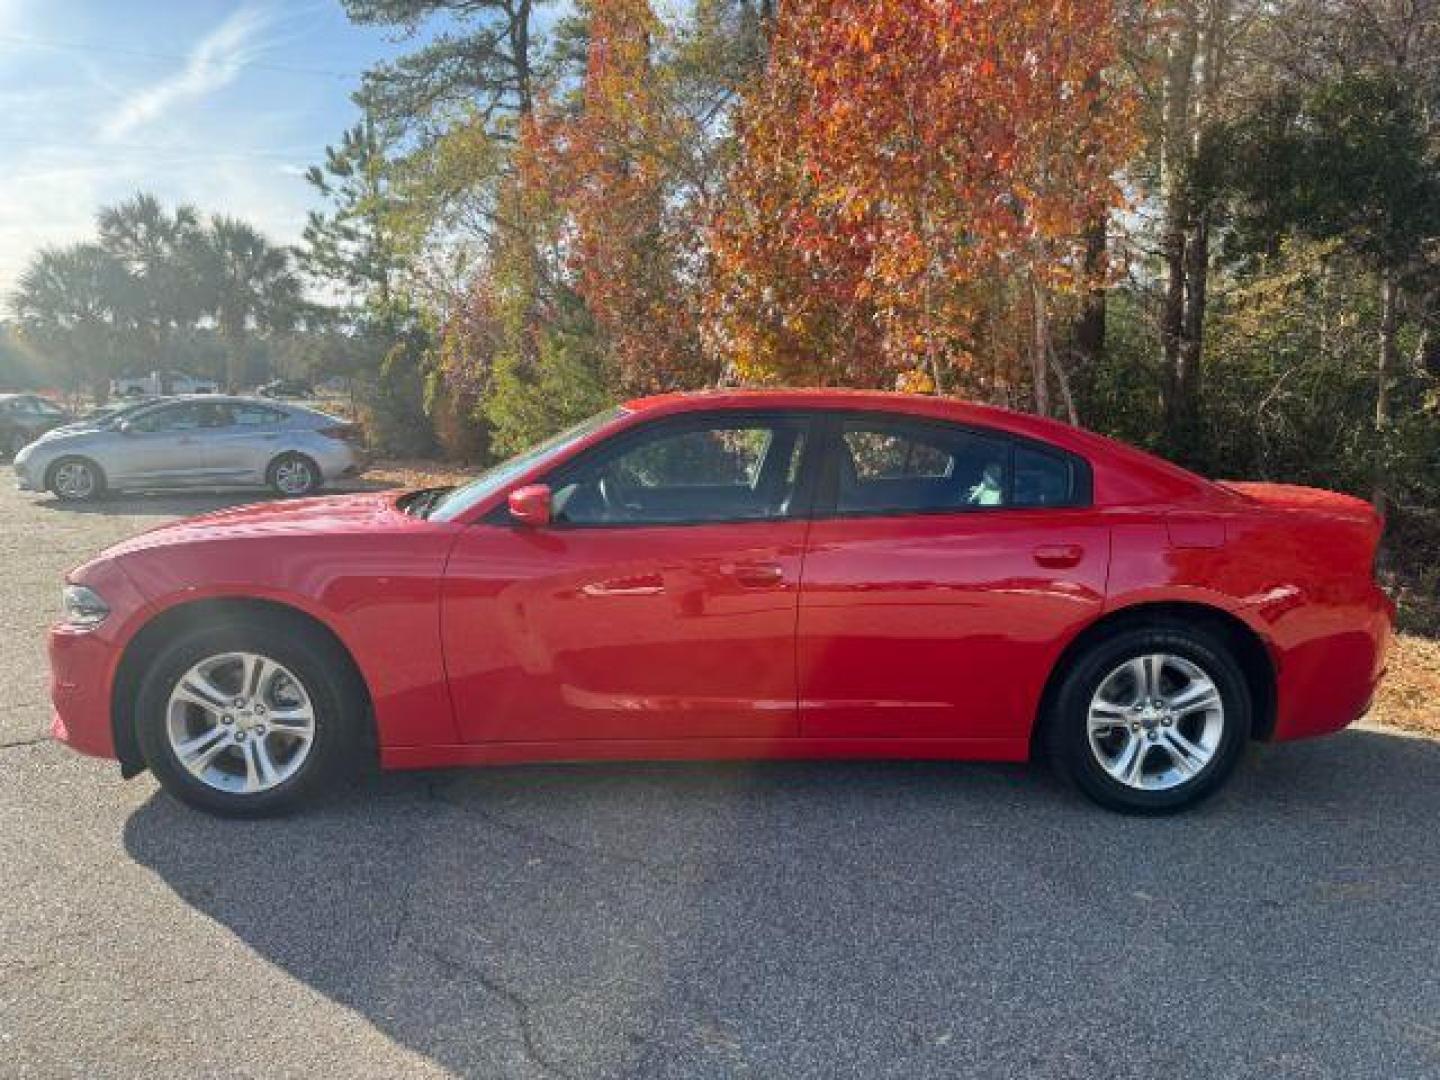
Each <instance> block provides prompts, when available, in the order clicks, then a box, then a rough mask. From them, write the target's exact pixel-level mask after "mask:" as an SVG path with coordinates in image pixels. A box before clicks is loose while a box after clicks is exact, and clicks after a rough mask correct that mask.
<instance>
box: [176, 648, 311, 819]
mask: <svg viewBox="0 0 1440 1080" xmlns="http://www.w3.org/2000/svg"><path fill="white" fill-rule="evenodd" d="M165 730H166V734H167V736H168V738H169V741H170V749H171V750H172V751H173V752H174V754H175V758H176V760H177V761H179V763H180V764H181V765H182V766H183V767H184V768H185V769H186V770H187V771H188V772H189V773H190V775H192V776H193V777H195V778H196V779H197V780H199V781H200V782H201V783H203V784H205V785H206V786H207V787H210V788H213V789H215V790H216V791H224V792H229V793H232V794H241V795H252V794H256V793H259V792H263V791H269V790H270V789H272V788H275V787H278V786H279V785H280V784H283V783H284V782H285V781H286V780H288V779H290V778H291V777H292V776H294V775H295V774H296V773H297V772H298V771H299V770H300V768H301V767H302V766H303V765H304V764H305V761H306V759H307V758H308V757H309V755H310V750H311V747H312V746H313V745H314V741H315V707H314V705H313V704H312V703H311V698H310V694H309V692H308V691H307V690H306V688H305V686H304V684H303V683H301V681H300V680H299V679H298V678H297V677H296V676H295V675H294V674H293V673H292V672H291V671H290V670H289V669H288V668H286V667H285V666H284V665H282V664H280V663H279V662H277V661H276V660H273V659H271V658H270V657H267V656H263V655H261V654H259V653H253V652H227V653H220V654H218V655H215V656H210V657H206V658H205V659H204V660H201V661H200V662H199V663H196V664H193V665H191V667H190V669H189V670H188V671H186V672H185V674H184V675H182V676H181V677H180V679H179V680H178V681H177V682H176V683H175V686H174V689H173V690H171V692H170V702H169V705H168V707H167V709H166V716H165Z"/></svg>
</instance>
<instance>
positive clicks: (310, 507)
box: [103, 491, 416, 557]
mask: <svg viewBox="0 0 1440 1080" xmlns="http://www.w3.org/2000/svg"><path fill="white" fill-rule="evenodd" d="M399 495H400V492H396V491H384V492H375V493H369V492H367V493H365V494H363V495H326V496H322V497H321V498H318V499H296V500H293V501H276V502H262V503H252V504H250V505H247V506H235V507H231V508H229V509H226V510H216V511H215V512H213V513H209V514H201V515H199V516H198V517H192V518H184V519H182V520H180V521H172V522H170V523H169V524H166V525H160V526H158V527H157V528H154V529H150V530H148V531H146V532H143V533H140V534H139V535H138V536H132V537H131V538H130V539H128V540H122V541H121V542H120V543H118V544H116V545H115V546H114V547H111V548H108V549H106V551H105V552H104V553H103V556H104V557H109V556H115V555H123V554H125V553H127V552H132V551H141V550H144V549H146V548H154V547H163V546H166V545H169V544H183V543H193V542H195V541H199V540H215V539H222V538H223V539H235V538H240V537H246V536H284V535H295V534H297V533H356V532H367V531H370V530H374V529H384V528H392V527H394V526H395V525H396V524H399V523H403V522H411V521H414V520H416V519H413V518H409V517H406V516H405V515H404V514H402V513H400V512H399V511H397V510H396V509H395V500H396V499H397V498H398V497H399Z"/></svg>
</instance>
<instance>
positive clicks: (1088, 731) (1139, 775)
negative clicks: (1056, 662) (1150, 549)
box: [1046, 623, 1253, 814]
mask: <svg viewBox="0 0 1440 1080" xmlns="http://www.w3.org/2000/svg"><path fill="white" fill-rule="evenodd" d="M1252 709H1253V704H1252V702H1251V694H1250V688H1249V685H1248V684H1247V682H1246V680H1245V675H1244V673H1243V672H1242V671H1241V670H1240V667H1239V665H1238V664H1237V663H1236V662H1235V659H1234V657H1233V656H1231V654H1230V652H1229V650H1228V649H1227V648H1226V646H1225V644H1224V642H1223V641H1222V640H1221V639H1220V638H1219V637H1217V636H1216V635H1214V634H1212V633H1210V632H1209V631H1207V630H1205V629H1203V628H1200V627H1194V626H1187V625H1184V624H1181V623H1164V624H1152V625H1146V626H1135V627H1131V628H1129V629H1126V630H1123V631H1120V632H1119V633H1117V634H1114V635H1112V636H1110V637H1107V638H1105V639H1103V640H1101V641H1099V642H1097V643H1095V644H1094V645H1092V646H1091V647H1090V648H1088V649H1087V650H1086V651H1085V652H1083V653H1082V654H1081V655H1080V656H1078V657H1077V658H1076V659H1075V660H1074V662H1073V663H1072V664H1071V665H1070V667H1069V669H1068V670H1067V671H1066V673H1065V675H1064V677H1063V681H1062V682H1061V684H1060V688H1059V691H1058V693H1057V694H1056V695H1055V699H1054V705H1053V708H1052V709H1051V712H1050V715H1049V716H1048V717H1047V718H1046V723H1047V725H1048V729H1047V736H1048V743H1049V749H1050V753H1051V757H1052V758H1053V760H1054V761H1055V763H1056V764H1057V766H1058V767H1059V769H1060V770H1061V772H1062V773H1064V774H1065V775H1066V776H1068V777H1069V778H1070V779H1071V780H1073V781H1074V782H1075V784H1076V785H1077V786H1078V787H1079V788H1080V789H1081V790H1082V791H1084V792H1085V793H1086V794H1087V795H1089V796H1090V797H1091V798H1092V799H1094V800H1095V801H1096V802H1098V803H1100V804H1101V805H1103V806H1107V807H1110V808H1112V809H1116V810H1123V811H1128V812H1132V813H1152V814H1154V813H1169V812H1172V811H1176V810H1180V809H1183V808H1185V807H1187V806H1190V805H1192V804H1194V803H1196V802H1198V801H1199V800H1201V799H1203V798H1205V797H1206V796H1208V795H1210V794H1212V793H1213V792H1214V791H1215V790H1216V789H1217V788H1218V787H1220V785H1221V784H1223V783H1224V782H1225V780H1226V779H1227V778H1228V777H1229V775H1230V773H1231V772H1232V771H1233V770H1234V768H1235V765H1236V764H1237V762H1238V761H1239V758H1240V754H1241V752H1242V751H1243V749H1244V746H1245V742H1246V740H1247V739H1248V738H1249V735H1250V720H1251V714H1252Z"/></svg>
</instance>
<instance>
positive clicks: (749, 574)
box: [729, 563, 785, 589]
mask: <svg viewBox="0 0 1440 1080" xmlns="http://www.w3.org/2000/svg"><path fill="white" fill-rule="evenodd" d="M729 571H730V576H731V577H733V578H734V579H735V580H736V581H738V582H739V583H740V584H741V585H744V586H746V587H747V588H751V589H765V588H771V587H773V586H775V585H780V584H782V583H783V582H784V581H785V568H784V567H783V566H781V565H780V564H779V563H743V564H741V565H739V566H732V567H729Z"/></svg>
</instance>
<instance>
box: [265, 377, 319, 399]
mask: <svg viewBox="0 0 1440 1080" xmlns="http://www.w3.org/2000/svg"><path fill="white" fill-rule="evenodd" d="M257 392H258V393H259V394H260V396H261V397H268V398H312V397H314V396H315V388H314V387H313V386H311V385H310V384H309V383H307V382H301V381H300V380H299V379H276V380H275V381H274V382H268V383H266V384H265V385H264V386H262V387H260V388H259V390H258V391H257Z"/></svg>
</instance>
